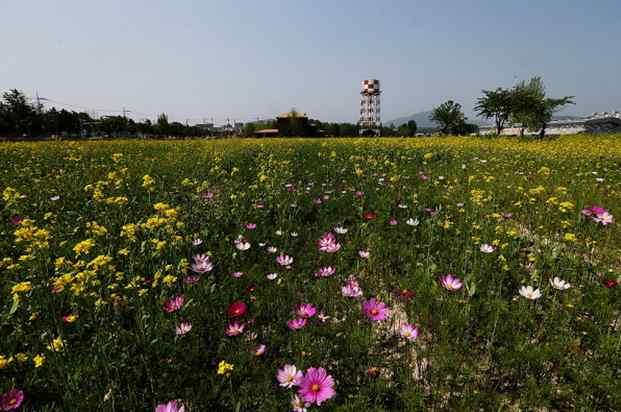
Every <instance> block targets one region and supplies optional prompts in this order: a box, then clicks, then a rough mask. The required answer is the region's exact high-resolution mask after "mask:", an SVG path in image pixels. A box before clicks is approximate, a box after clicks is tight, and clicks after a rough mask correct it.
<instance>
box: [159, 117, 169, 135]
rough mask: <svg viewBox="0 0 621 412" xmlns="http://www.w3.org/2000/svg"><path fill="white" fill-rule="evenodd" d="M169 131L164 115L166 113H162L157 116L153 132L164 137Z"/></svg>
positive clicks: (166, 118)
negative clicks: (155, 131)
mask: <svg viewBox="0 0 621 412" xmlns="http://www.w3.org/2000/svg"><path fill="white" fill-rule="evenodd" d="M169 129H170V124H169V123H168V116H167V115H166V113H162V114H160V115H159V116H157V122H156V123H155V130H157V133H159V134H161V135H166V134H168V132H169Z"/></svg>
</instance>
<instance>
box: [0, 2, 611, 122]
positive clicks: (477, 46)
mask: <svg viewBox="0 0 621 412" xmlns="http://www.w3.org/2000/svg"><path fill="white" fill-rule="evenodd" d="M620 10H621V8H620V7H619V4H618V1H612V0H597V1H593V2H587V1H584V0H581V1H575V0H565V1H560V0H558V1H557V0H546V1H543V0H538V1H535V0H521V1H509V0H507V1H499V0H496V1H483V0H480V1H476V0H472V1H463V0H454V1H449V0H445V1H424V2H423V1H415V0H409V1H405V0H404V1H401V0H394V1H390V0H384V1H379V0H378V1H376V2H371V1H366V0H313V1H310V0H298V1H294V0H262V1H249V0H238V1H235V2H232V1H224V0H223V1H204V0H203V1H198V0H197V1H190V0H178V1H164V0H150V1H147V0H132V1H128V0H126V1H121V0H107V1H95V0H81V1H76V0H38V1H34V0H2V1H0V16H2V20H1V21H2V23H1V24H0V39H2V41H0V56H2V57H1V61H0V90H3V91H4V90H7V89H9V88H18V89H22V90H24V91H25V92H26V93H27V94H28V95H30V96H33V95H34V93H35V91H38V92H39V94H40V95H41V96H44V97H48V98H50V99H53V100H55V101H58V102H63V103H66V104H72V105H75V106H81V107H86V108H90V109H99V110H105V111H107V110H122V108H123V107H126V108H127V109H129V110H132V111H133V112H134V113H133V116H134V117H136V118H144V117H154V116H155V115H156V114H157V113H159V112H167V113H168V114H169V116H170V117H171V118H173V119H175V120H180V121H185V120H186V119H190V122H191V123H195V122H200V121H201V120H202V119H203V118H206V119H211V118H214V119H215V120H216V122H222V121H224V120H226V118H227V117H228V118H230V119H238V120H242V121H247V120H251V119H256V118H257V117H262V118H265V117H269V116H273V115H274V114H276V113H278V112H282V111H286V110H288V109H290V108H291V107H295V108H297V109H298V110H300V111H304V112H307V113H308V114H309V115H311V117H313V118H318V119H321V120H325V121H355V120H357V114H358V107H359V106H358V104H359V103H358V99H359V95H358V93H359V88H360V81H361V80H362V79H365V78H378V79H380V80H381V82H382V88H383V90H384V92H383V97H382V99H383V100H382V111H383V113H382V120H390V119H393V118H395V117H398V116H402V115H407V114H411V113H414V112H418V111H423V110H428V109H430V108H431V107H432V106H434V105H437V104H439V103H441V102H443V101H444V100H447V99H454V100H456V101H458V102H460V103H462V105H463V106H464V108H465V109H466V112H467V113H468V114H470V113H471V110H472V107H473V106H474V101H475V99H476V98H477V97H478V96H479V95H480V91H481V89H489V88H495V87H497V86H511V85H512V84H513V83H514V82H515V81H516V79H527V78H529V77H531V76H533V75H541V76H542V77H543V79H544V81H545V83H546V85H547V88H548V92H549V94H550V95H552V96H558V95H575V96H576V102H577V105H576V106H574V107H571V108H570V109H569V110H568V112H570V113H579V114H582V113H591V112H594V111H609V110H621V79H620V73H621V49H620V47H619V45H620V44H621V43H620V39H621V24H620V23H619V21H620V20H621V11H620ZM58 106H59V107H60V105H58ZM100 113H101V114H107V113H105V112H100Z"/></svg>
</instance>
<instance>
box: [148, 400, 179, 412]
mask: <svg viewBox="0 0 621 412" xmlns="http://www.w3.org/2000/svg"><path fill="white" fill-rule="evenodd" d="M155 412H185V406H183V404H182V403H181V402H179V401H168V402H166V403H161V404H159V405H157V406H156V407H155Z"/></svg>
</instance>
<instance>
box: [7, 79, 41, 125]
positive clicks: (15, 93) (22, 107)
mask: <svg viewBox="0 0 621 412" xmlns="http://www.w3.org/2000/svg"><path fill="white" fill-rule="evenodd" d="M2 99H3V105H2V107H3V109H2V112H3V113H2V117H3V121H2V123H5V124H7V125H8V130H7V132H8V133H11V134H16V135H23V134H27V135H31V134H32V133H38V132H39V131H40V126H41V119H40V118H39V116H38V113H37V112H36V111H35V109H34V107H32V105H30V104H29V103H28V99H26V96H25V95H24V94H23V93H22V92H20V91H19V90H16V89H13V90H10V91H8V92H6V93H4V94H3V95H2Z"/></svg>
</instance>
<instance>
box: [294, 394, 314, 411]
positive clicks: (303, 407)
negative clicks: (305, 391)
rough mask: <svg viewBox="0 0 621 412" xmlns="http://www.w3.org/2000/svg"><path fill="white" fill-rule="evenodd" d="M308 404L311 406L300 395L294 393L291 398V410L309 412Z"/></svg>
mask: <svg viewBox="0 0 621 412" xmlns="http://www.w3.org/2000/svg"><path fill="white" fill-rule="evenodd" d="M308 406H310V404H309V403H307V402H304V401H303V400H302V399H300V397H299V396H298V395H293V397H292V398H291V410H292V411H293V412H308V409H307V407H308Z"/></svg>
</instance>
